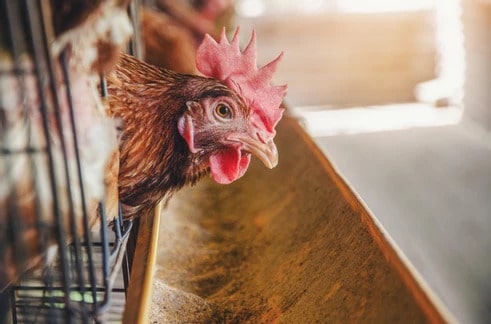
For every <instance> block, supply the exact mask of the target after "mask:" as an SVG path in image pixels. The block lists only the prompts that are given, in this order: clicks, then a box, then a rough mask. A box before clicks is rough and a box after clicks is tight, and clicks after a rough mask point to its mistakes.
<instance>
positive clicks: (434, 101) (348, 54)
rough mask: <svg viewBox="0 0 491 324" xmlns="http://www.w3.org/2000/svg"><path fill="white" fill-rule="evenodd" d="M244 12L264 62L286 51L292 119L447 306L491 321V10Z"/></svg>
mask: <svg viewBox="0 0 491 324" xmlns="http://www.w3.org/2000/svg"><path fill="white" fill-rule="evenodd" d="M236 13H237V24H239V25H241V28H242V29H246V28H254V29H256V31H257V33H258V42H259V44H258V48H259V49H260V50H259V55H261V57H260V60H262V61H264V62H266V61H267V60H270V59H272V58H273V57H274V56H275V55H276V53H277V52H278V51H281V50H283V51H284V52H285V56H284V60H283V62H282V64H280V67H279V71H278V73H277V79H276V82H277V83H279V84H283V83H287V84H288V86H289V91H288V95H287V100H286V102H287V105H288V107H289V109H290V113H291V114H292V115H294V116H295V117H297V118H299V120H300V121H301V122H302V124H303V125H304V126H305V129H306V130H307V132H308V133H309V134H310V135H311V136H312V137H313V138H314V140H315V142H316V143H317V145H318V146H319V147H320V148H321V150H322V151H323V152H324V153H325V154H326V156H327V158H328V159H329V160H330V161H331V162H332V163H334V164H335V166H336V167H337V170H338V172H339V173H340V174H341V175H342V176H343V177H344V178H345V180H346V181H347V182H348V183H349V184H350V185H351V186H352V188H353V189H354V190H355V191H356V192H357V194H358V195H359V197H360V199H361V200H362V201H363V202H364V204H365V205H366V206H367V208H368V209H369V210H370V211H371V212H372V213H373V215H374V217H375V218H376V220H377V221H378V222H379V225H380V227H381V228H382V230H383V231H384V232H385V235H386V236H387V237H388V238H389V240H390V241H392V242H393V244H394V246H396V248H397V249H398V250H399V252H400V254H401V255H403V258H405V259H406V258H407V259H406V260H407V261H408V263H409V264H410V266H411V267H414V268H413V270H414V272H415V273H416V274H417V276H419V278H420V280H421V282H422V283H423V284H424V286H426V287H428V288H429V291H430V292H431V293H430V295H431V296H433V298H434V301H435V303H436V304H437V305H439V306H441V308H442V309H446V310H447V311H448V314H450V315H449V316H450V317H449V318H453V319H454V320H456V321H458V322H463V323H478V322H489V320H490V319H491V284H490V282H489V278H490V277H491V258H490V256H491V202H490V199H489V197H490V194H491V167H490V165H491V146H490V134H489V129H490V126H491V91H490V90H489V84H490V82H489V81H490V80H489V78H490V75H491V67H490V62H491V43H490V42H489V40H490V39H491V2H490V1H484V0H445V1H431V0H427V1H423V0H422V1H409V0H407V1H405V0H397V1H396V0H309V1H301V2H300V1H281V0H240V1H237V3H236ZM247 34H248V33H243V35H247ZM245 37H247V36H245ZM282 153H283V154H287V153H285V152H282ZM280 163H281V162H280ZM453 316H454V317H453Z"/></svg>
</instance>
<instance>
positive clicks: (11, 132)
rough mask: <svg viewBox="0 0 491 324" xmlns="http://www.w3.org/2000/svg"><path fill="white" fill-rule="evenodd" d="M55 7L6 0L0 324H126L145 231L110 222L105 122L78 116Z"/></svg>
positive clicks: (1, 35)
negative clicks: (99, 130)
mask: <svg viewBox="0 0 491 324" xmlns="http://www.w3.org/2000/svg"><path fill="white" fill-rule="evenodd" d="M52 3H53V2H52V1H43V0H35V1H32V0H21V1H10V0H2V1H0V6H1V8H0V323H3V322H6V323H9V322H13V323H32V322H42V323H58V322H63V323H73V322H75V323H80V322H82V323H93V322H104V321H120V320H121V317H122V312H123V309H124V305H125V293H126V287H127V286H128V281H129V274H130V267H131V260H132V255H131V250H132V249H131V248H130V249H129V252H128V251H127V250H126V245H127V244H128V241H130V245H131V244H133V245H134V239H132V236H134V233H135V227H137V226H133V225H134V224H133V222H132V221H128V220H123V217H122V215H121V209H120V208H119V213H118V214H117V215H106V206H105V204H104V183H103V182H104V181H103V180H104V179H103V175H104V172H103V166H104V163H101V162H100V161H105V160H104V159H103V158H101V159H99V160H98V159H97V158H98V157H99V156H98V155H95V154H94V152H99V151H100V150H99V151H98V149H92V148H91V147H90V145H96V142H101V139H100V138H96V139H91V140H88V139H87V137H88V135H87V134H90V132H92V131H93V130H92V129H90V131H88V130H87V129H88V127H89V126H90V127H92V126H93V124H97V123H98V122H100V123H99V124H101V125H102V124H103V122H102V117H100V116H99V117H97V118H101V119H100V120H94V119H90V118H89V117H87V115H91V116H92V115H97V114H94V111H89V112H81V111H80V110H79V108H80V105H78V104H77V103H76V102H77V100H78V101H80V98H76V97H75V96H76V95H78V94H75V88H77V87H80V86H79V85H78V83H79V82H78V81H77V78H78V76H77V75H75V74H74V72H73V71H72V69H71V68H70V52H69V49H67V48H64V49H62V50H61V51H60V53H59V54H56V55H54V54H53V49H52V46H51V44H52V43H53V39H54V38H55V35H54V31H53V19H52V18H53V17H52V15H53V12H52V11H51V9H52V8H51V5H52ZM132 10H134V9H132ZM137 18H138V17H137V16H136V15H133V17H132V19H133V24H134V25H137V22H136V21H135V20H136V19H137ZM135 43H136V46H135ZM132 44H133V45H132V47H133V48H137V47H138V39H133V40H132ZM99 81H100V82H99V83H98V84H100V86H99V90H98V91H100V95H99V99H100V98H101V97H103V96H104V95H105V94H106V89H105V82H104V78H101V79H100V80H99ZM84 84H85V83H84ZM96 101H97V100H96ZM99 104H100V102H99ZM88 106H90V105H88ZM91 118H94V117H93V116H92V117H91ZM88 124H90V125H89V126H88ZM102 141H103V140H102ZM106 151H107V150H106ZM87 152H89V153H90V154H89V153H87ZM94 156H95V157H94ZM94 161H96V162H97V163H96V162H94ZM90 177H92V178H91V179H89V178H90ZM132 229H133V230H132ZM131 242H133V243H131Z"/></svg>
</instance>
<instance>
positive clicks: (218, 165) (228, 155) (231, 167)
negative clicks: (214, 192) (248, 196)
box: [210, 148, 251, 184]
mask: <svg viewBox="0 0 491 324" xmlns="http://www.w3.org/2000/svg"><path fill="white" fill-rule="evenodd" d="M250 162H251V156H250V154H246V155H242V152H241V150H240V149H238V148H230V149H228V150H224V151H221V152H219V153H216V154H214V155H212V156H210V170H211V177H212V178H213V180H215V181H216V182H218V183H220V184H229V183H231V182H233V181H235V180H237V179H239V178H240V177H242V176H243V175H244V173H245V172H246V171H247V168H248V167H249V163H250Z"/></svg>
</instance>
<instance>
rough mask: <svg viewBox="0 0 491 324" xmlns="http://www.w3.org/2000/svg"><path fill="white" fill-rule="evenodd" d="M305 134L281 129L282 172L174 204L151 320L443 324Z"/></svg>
mask: <svg viewBox="0 0 491 324" xmlns="http://www.w3.org/2000/svg"><path fill="white" fill-rule="evenodd" d="M299 129H300V128H299V127H298V125H296V122H295V121H293V120H292V119H289V118H286V119H284V120H283V122H282V123H281V124H280V125H279V130H278V136H277V138H278V140H277V144H278V149H279V152H280V163H279V166H278V167H277V168H276V169H274V170H272V171H269V170H267V169H265V168H264V167H262V166H261V165H259V163H253V164H251V168H250V170H249V171H248V173H247V174H246V176H245V177H244V178H243V179H241V180H239V181H237V182H236V183H234V184H232V185H229V186H219V185H216V184H214V183H212V182H211V181H208V180H205V181H202V182H201V183H200V184H198V185H197V186H196V187H194V188H190V189H186V190H183V191H181V192H180V193H179V194H178V195H177V196H176V197H174V198H173V199H172V200H171V202H170V203H169V205H168V206H167V208H166V209H165V210H164V211H163V214H162V219H161V224H160V233H159V246H158V255H157V265H156V275H155V278H154V284H153V288H154V294H153V304H152V310H151V320H152V321H154V322H158V323H162V322H166V323H187V322H193V323H205V322H251V323H259V322H266V323H269V322H279V323H316V322H317V323H324V322H329V323H332V322H344V323H351V322H371V323H403V322H404V323H406V322H409V323H424V322H427V321H430V320H433V321H438V320H439V318H438V315H436V316H434V313H433V315H431V311H428V307H426V310H425V306H424V304H425V301H424V300H423V301H422V300H421V299H422V297H421V296H419V297H418V294H415V293H414V291H415V289H414V287H413V288H408V287H411V285H409V286H408V285H407V280H406V281H405V280H403V276H401V271H397V270H396V268H397V266H394V265H393V263H389V262H388V261H387V259H386V257H384V255H385V256H387V255H389V259H390V251H389V253H388V252H387V251H384V252H382V250H383V249H382V250H381V249H380V246H381V243H380V242H378V243H377V233H376V229H374V227H370V226H369V225H367V222H369V221H367V219H363V217H364V216H363V215H362V213H363V211H361V210H360V208H362V207H360V206H361V205H356V204H353V202H349V201H347V200H346V197H347V196H346V194H344V193H343V192H342V190H341V189H340V184H339V183H338V182H337V180H335V179H333V175H332V173H331V174H329V172H326V168H325V166H323V165H322V163H321V161H320V158H319V155H318V154H316V153H315V152H314V151H315V150H313V148H312V146H311V144H308V143H306V141H305V138H303V139H302V138H301V137H300V135H299ZM343 190H346V189H343ZM374 237H375V240H374ZM378 240H379V241H380V240H383V238H380V237H379V238H378ZM382 245H383V244H382ZM402 272H403V271H402ZM404 282H406V284H405V283H404ZM416 290H417V289H416ZM415 296H416V297H415ZM423 297H424V296H423ZM423 299H424V298H423ZM422 305H423V306H422ZM430 308H431V306H430Z"/></svg>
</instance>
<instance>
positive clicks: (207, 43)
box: [107, 32, 286, 218]
mask: <svg viewBox="0 0 491 324" xmlns="http://www.w3.org/2000/svg"><path fill="white" fill-rule="evenodd" d="M196 56H197V62H196V63H197V67H198V69H199V70H200V71H201V73H203V74H204V75H206V76H207V77H203V76H197V75H186V74H179V73H175V72H172V71H169V70H165V69H162V68H157V67H154V66H151V65H149V64H146V63H143V62H140V61H138V60H136V59H135V58H133V57H131V56H128V55H123V56H122V59H121V61H120V62H119V64H118V65H117V68H116V69H115V71H113V72H112V73H111V74H110V75H108V78H107V81H108V91H109V95H110V97H109V108H108V113H109V115H111V116H113V117H115V118H116V119H119V120H120V122H121V129H120V131H121V135H120V148H119V152H120V156H119V160H120V161H119V167H120V169H119V180H118V181H119V182H118V185H119V195H120V200H121V203H122V206H123V213H124V215H125V217H130V218H131V217H135V216H138V215H139V214H141V213H144V212H145V210H146V209H147V208H151V207H153V206H154V205H155V204H156V203H158V202H159V201H160V200H161V199H163V198H164V199H165V198H168V197H170V195H171V194H172V193H173V192H175V191H176V190H178V189H179V188H181V187H182V186H184V185H185V184H194V183H195V182H196V181H198V180H199V179H200V178H201V177H202V176H204V175H206V174H207V173H211V176H212V178H213V179H214V180H215V181H217V182H218V183H224V184H225V183H230V182H232V181H235V180H237V179H238V178H240V177H241V176H243V175H244V173H245V171H246V170H247V167H248V165H249V162H250V157H251V154H253V155H255V156H257V157H258V158H259V159H260V160H261V161H262V162H263V163H264V164H265V165H266V166H267V167H269V168H272V167H274V166H276V164H277V159H278V156H277V150H276V146H275V144H274V142H273V137H274V136H275V130H274V128H275V126H276V124H277V122H278V121H279V119H280V118H281V115H282V111H283V110H282V109H280V108H279V106H280V104H281V101H282V98H283V96H284V95H285V91H286V86H271V85H270V83H269V82H270V79H271V77H272V73H273V72H274V70H275V68H276V65H277V63H278V61H279V59H280V57H278V58H277V59H276V60H274V61H273V62H271V63H269V64H268V65H266V66H265V67H263V68H261V69H258V68H257V66H256V61H255V60H256V52H255V35H254V34H253V37H252V39H251V42H250V43H249V45H248V46H247V48H246V49H245V50H244V51H243V52H242V51H241V50H240V49H239V45H238V33H237V32H236V34H235V36H234V38H233V40H232V42H231V43H229V42H228V40H227V39H226V37H225V32H224V33H223V34H222V37H221V40H220V42H218V43H217V42H215V41H214V40H213V39H212V38H211V37H209V36H207V37H205V40H204V41H203V43H202V44H201V46H200V47H199V48H198V51H197V54H196Z"/></svg>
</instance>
